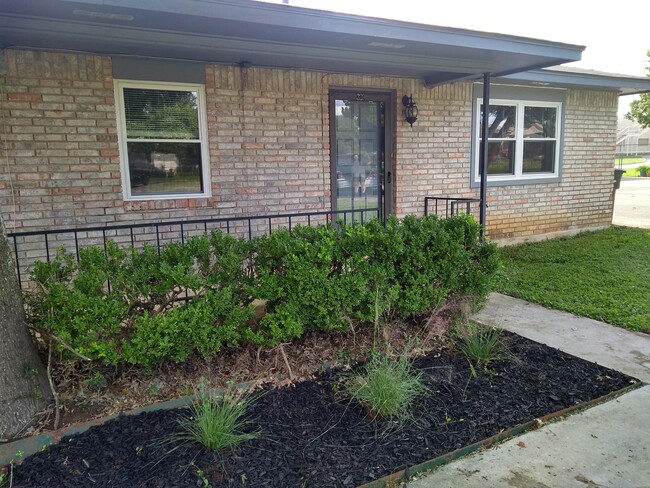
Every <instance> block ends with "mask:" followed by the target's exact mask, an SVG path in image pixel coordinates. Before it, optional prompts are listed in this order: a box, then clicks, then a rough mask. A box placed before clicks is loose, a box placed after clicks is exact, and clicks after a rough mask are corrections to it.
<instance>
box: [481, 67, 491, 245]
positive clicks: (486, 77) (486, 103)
mask: <svg viewBox="0 0 650 488" xmlns="http://www.w3.org/2000/svg"><path fill="white" fill-rule="evenodd" d="M489 110H490V73H483V120H482V124H481V125H482V127H483V129H482V131H481V155H480V158H479V165H480V171H481V194H480V200H481V213H480V217H479V223H480V225H481V240H482V241H484V240H485V213H486V209H487V202H486V197H487V160H488V142H487V141H488V134H489V130H488V129H489V127H488V124H489Z"/></svg>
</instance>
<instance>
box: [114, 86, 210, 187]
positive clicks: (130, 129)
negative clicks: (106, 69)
mask: <svg viewBox="0 0 650 488" xmlns="http://www.w3.org/2000/svg"><path fill="white" fill-rule="evenodd" d="M115 102H116V109H117V128H118V141H119V148H120V162H121V168H122V187H123V189H124V198H125V199H126V200H164V199H178V198H197V197H207V196H209V195H210V173H209V170H210V163H209V161H210V159H209V156H208V142H207V131H206V125H207V122H206V121H207V118H206V109H205V93H204V87H203V85H197V84H188V83H163V82H156V83H153V82H141V81H125V80H116V81H115Z"/></svg>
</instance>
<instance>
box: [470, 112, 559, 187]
mask: <svg viewBox="0 0 650 488" xmlns="http://www.w3.org/2000/svg"><path fill="white" fill-rule="evenodd" d="M488 110H489V113H488V121H489V127H488V150H487V168H486V170H487V174H488V175H489V177H490V178H491V179H492V180H493V181H499V180H501V181H504V182H510V181H514V180H517V179H521V180H522V181H523V180H525V179H535V178H539V177H549V176H557V175H558V147H559V114H560V113H561V110H560V104H551V103H546V102H526V101H502V100H495V103H494V104H493V105H490V106H489V109H488ZM478 115H479V118H480V120H479V121H478V123H477V124H476V126H475V127H478V130H479V131H480V130H481V129H482V116H483V105H480V109H479V114H478ZM481 142H482V132H479V133H478V142H477V144H476V149H477V152H476V154H477V159H476V160H477V161H480V156H481ZM479 166H480V165H479V164H477V165H476V172H475V179H476V181H479V180H480V174H479V172H480V168H479ZM535 175H538V176H535Z"/></svg>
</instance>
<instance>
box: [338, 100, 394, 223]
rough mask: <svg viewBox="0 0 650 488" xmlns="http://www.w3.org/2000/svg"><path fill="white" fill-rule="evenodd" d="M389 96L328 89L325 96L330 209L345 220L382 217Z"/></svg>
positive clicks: (388, 180)
mask: <svg viewBox="0 0 650 488" xmlns="http://www.w3.org/2000/svg"><path fill="white" fill-rule="evenodd" d="M389 99H390V96H389V95H385V94H376V93H343V92H339V93H333V94H332V96H331V97H330V114H331V115H330V124H331V129H330V130H331V140H332V145H331V148H332V149H331V155H332V156H331V159H332V160H331V167H332V209H333V210H335V211H339V212H343V211H345V213H339V214H338V215H336V216H335V218H334V220H343V221H344V222H346V223H348V224H349V223H352V222H365V221H367V220H369V219H371V218H373V217H377V218H383V216H384V215H386V213H388V212H389V211H390V209H388V208H387V203H386V202H387V201H390V200H389V199H387V198H386V196H387V193H388V192H389V191H390V190H389V189H388V186H389V183H391V182H392V181H391V180H392V178H391V176H392V175H391V174H390V171H387V167H386V164H385V159H386V158H385V154H386V147H385V140H386V137H385V133H386V127H385V125H386V124H385V121H386V114H385V112H386V106H387V103H386V102H387V101H388V100H389Z"/></svg>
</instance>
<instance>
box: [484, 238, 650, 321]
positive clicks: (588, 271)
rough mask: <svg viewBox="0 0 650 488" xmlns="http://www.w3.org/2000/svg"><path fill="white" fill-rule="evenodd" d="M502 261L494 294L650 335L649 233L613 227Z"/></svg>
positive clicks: (506, 253) (512, 251) (519, 250)
mask: <svg viewBox="0 0 650 488" xmlns="http://www.w3.org/2000/svg"><path fill="white" fill-rule="evenodd" d="M501 256H502V259H503V262H504V267H503V268H502V269H501V271H500V272H499V276H498V277H497V282H496V290H495V291H498V292H500V293H503V294H506V295H510V296H513V297H516V298H521V299H524V300H528V301H531V302H536V303H540V304H542V305H544V306H547V307H550V308H555V309H558V310H565V311H567V312H571V313H574V314H576V315H581V316H584V317H591V318H593V319H596V320H602V321H604V322H608V323H610V324H613V325H616V326H619V327H623V328H625V329H629V330H636V331H642V332H646V333H650V230H648V229H635V228H627V227H616V226H612V227H610V228H609V229H606V230H602V231H596V232H584V233H581V234H579V235H577V236H575V237H571V238H561V239H552V240H548V241H544V242H537V243H525V244H521V245H517V246H507V247H503V248H501Z"/></svg>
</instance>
